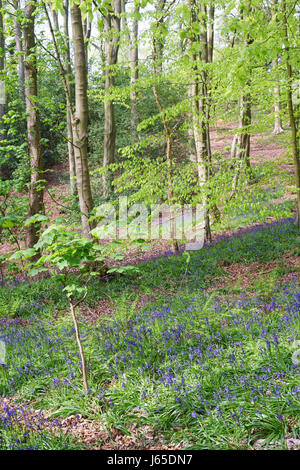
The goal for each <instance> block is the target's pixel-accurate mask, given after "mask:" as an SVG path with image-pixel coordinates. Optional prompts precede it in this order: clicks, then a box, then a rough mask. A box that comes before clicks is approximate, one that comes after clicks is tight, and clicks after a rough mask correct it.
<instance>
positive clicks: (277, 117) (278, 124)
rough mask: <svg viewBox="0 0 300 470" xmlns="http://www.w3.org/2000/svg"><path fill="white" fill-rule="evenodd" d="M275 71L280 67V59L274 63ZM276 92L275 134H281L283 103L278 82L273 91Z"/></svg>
mask: <svg viewBox="0 0 300 470" xmlns="http://www.w3.org/2000/svg"><path fill="white" fill-rule="evenodd" d="M272 65H273V69H274V70H275V69H276V67H277V65H278V58H276V59H274V60H273V62H272ZM273 92H274V130H273V134H280V133H281V132H283V127H282V119H281V103H280V85H279V83H278V82H277V83H276V86H275V87H274V89H273Z"/></svg>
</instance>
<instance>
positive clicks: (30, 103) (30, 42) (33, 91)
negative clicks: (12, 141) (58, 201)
mask: <svg viewBox="0 0 300 470" xmlns="http://www.w3.org/2000/svg"><path fill="white" fill-rule="evenodd" d="M36 8H37V4H36V3H35V2H33V1H31V2H28V3H27V4H26V6H25V12H24V13H25V19H26V22H25V25H24V27H23V28H24V29H23V31H24V56H25V64H24V65H25V102H26V113H27V134H28V150H29V156H30V168H31V177H30V188H29V209H28V217H31V216H33V215H35V214H39V213H41V212H42V211H43V188H42V185H41V183H40V180H41V177H42V152H41V140H40V116H39V110H38V102H37V98H38V93H37V65H36V50H35V48H36V46H35V36H34V20H35V12H36ZM38 229H39V227H38V226H37V224H31V225H29V226H28V227H27V230H26V246H27V247H29V248H32V247H33V245H34V244H35V243H36V242H37V241H38V238H39V235H38Z"/></svg>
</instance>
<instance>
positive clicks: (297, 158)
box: [281, 0, 300, 229]
mask: <svg viewBox="0 0 300 470" xmlns="http://www.w3.org/2000/svg"><path fill="white" fill-rule="evenodd" d="M281 7H282V15H283V45H284V49H285V64H286V90H287V102H288V111H289V120H290V126H291V132H292V153H293V159H294V167H295V184H296V193H297V225H298V227H299V229H300V155H299V141H298V132H299V129H297V121H296V118H295V113H294V107H293V93H292V79H293V70H292V66H291V63H290V54H289V49H290V46H289V35H288V23H287V8H286V1H285V0H282V5H281Z"/></svg>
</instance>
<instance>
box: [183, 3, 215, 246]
mask: <svg viewBox="0 0 300 470" xmlns="http://www.w3.org/2000/svg"><path fill="white" fill-rule="evenodd" d="M189 7H190V10H191V22H194V21H196V19H197V18H198V15H199V13H200V12H201V21H200V37H197V36H195V35H194V36H193V37H192V38H190V39H189V50H190V58H191V63H192V64H194V65H193V81H192V82H191V83H190V85H189V87H190V90H189V95H190V97H191V104H192V114H193V133H194V140H195V149H196V162H197V171H198V181H199V186H200V187H201V188H204V187H205V185H206V183H207V181H208V179H209V148H210V137H209V128H208V127H209V121H208V119H207V118H208V117H209V110H208V74H207V71H206V70H205V68H203V69H202V70H199V69H198V66H197V56H196V55H195V53H194V52H192V47H193V43H194V42H199V41H200V44H201V50H200V59H201V61H202V63H204V64H208V63H209V62H208V60H209V52H208V39H207V22H206V20H205V17H206V13H207V12H206V7H205V6H204V5H202V4H201V5H198V4H197V3H196V1H195V0H189ZM212 47H213V44H212ZM211 54H212V49H211ZM211 58H212V56H211ZM208 202H209V195H208V194H206V193H205V191H203V195H202V204H203V210H204V221H205V239H206V241H208V242H209V243H210V242H211V229H210V218H209V209H208Z"/></svg>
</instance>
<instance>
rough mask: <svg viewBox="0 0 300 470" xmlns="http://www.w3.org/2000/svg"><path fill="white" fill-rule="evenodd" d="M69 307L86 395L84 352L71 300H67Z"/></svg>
mask: <svg viewBox="0 0 300 470" xmlns="http://www.w3.org/2000/svg"><path fill="white" fill-rule="evenodd" d="M69 305H70V310H71V315H72V319H73V323H74V329H75V335H76V341H77V345H78V349H79V354H80V360H81V367H82V379H83V385H84V390H85V393H88V391H89V388H88V381H87V373H86V362H85V356H84V352H83V347H82V343H81V338H80V332H79V328H78V322H77V318H76V313H75V308H76V304H74V303H73V300H69Z"/></svg>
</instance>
